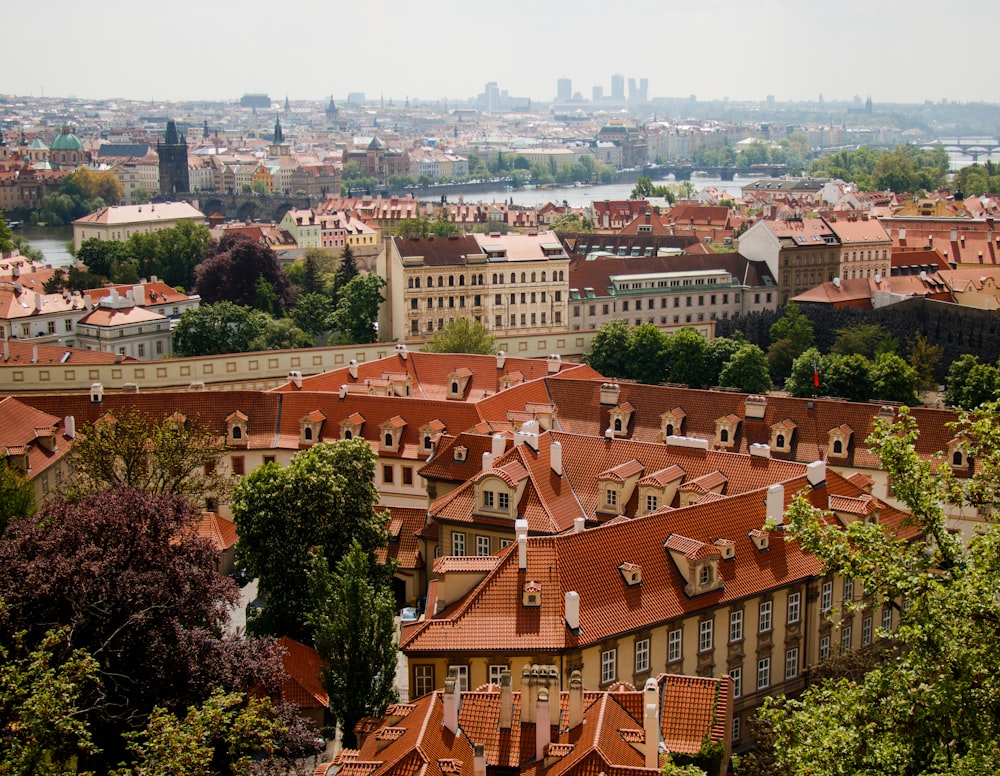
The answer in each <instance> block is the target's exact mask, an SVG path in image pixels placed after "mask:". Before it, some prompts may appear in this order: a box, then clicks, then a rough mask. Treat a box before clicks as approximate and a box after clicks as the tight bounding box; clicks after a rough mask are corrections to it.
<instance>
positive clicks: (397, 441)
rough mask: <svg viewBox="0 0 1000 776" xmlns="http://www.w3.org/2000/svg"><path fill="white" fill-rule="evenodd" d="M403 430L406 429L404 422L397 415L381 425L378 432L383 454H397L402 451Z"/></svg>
mask: <svg viewBox="0 0 1000 776" xmlns="http://www.w3.org/2000/svg"><path fill="white" fill-rule="evenodd" d="M404 428H406V421H405V420H403V419H402V418H401V417H400V416H399V415H395V416H393V417H391V418H389V420H387V421H386V422H385V423H383V424H382V426H381V427H380V429H379V431H380V432H381V433H380V439H381V442H382V445H381V449H382V450H383V451H384V452H392V453H398V452H399V451H400V450H401V449H402V440H403V429H404Z"/></svg>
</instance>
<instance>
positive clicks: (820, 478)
mask: <svg viewBox="0 0 1000 776" xmlns="http://www.w3.org/2000/svg"><path fill="white" fill-rule="evenodd" d="M806 479H808V480H809V484H810V485H812V486H813V487H814V488H816V487H819V485H820V484H821V483H822V482H824V481H825V480H826V463H824V462H823V461H813V462H812V463H810V464H807V465H806Z"/></svg>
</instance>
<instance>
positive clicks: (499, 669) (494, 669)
mask: <svg viewBox="0 0 1000 776" xmlns="http://www.w3.org/2000/svg"><path fill="white" fill-rule="evenodd" d="M506 670H507V666H505V665H501V664H498V663H492V664H490V666H489V667H488V668H487V673H486V675H487V676H488V677H489V680H490V684H497V685H498V684H500V677H501V676H502V675H503V672H504V671H506Z"/></svg>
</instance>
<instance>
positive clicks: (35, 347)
mask: <svg viewBox="0 0 1000 776" xmlns="http://www.w3.org/2000/svg"><path fill="white" fill-rule="evenodd" d="M31 363H32V364H37V363H38V345H32V346H31Z"/></svg>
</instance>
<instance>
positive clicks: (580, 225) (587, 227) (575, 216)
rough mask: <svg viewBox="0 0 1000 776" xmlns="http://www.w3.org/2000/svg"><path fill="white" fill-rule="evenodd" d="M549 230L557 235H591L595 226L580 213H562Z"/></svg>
mask: <svg viewBox="0 0 1000 776" xmlns="http://www.w3.org/2000/svg"><path fill="white" fill-rule="evenodd" d="M549 229H551V230H552V231H553V232H555V233H556V234H590V233H591V232H592V231H594V225H593V223H592V222H591V220H590V219H589V218H584V217H583V216H582V215H580V214H579V213H562V214H560V215H558V216H556V217H555V218H554V219H553V220H552V223H551V224H549Z"/></svg>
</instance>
